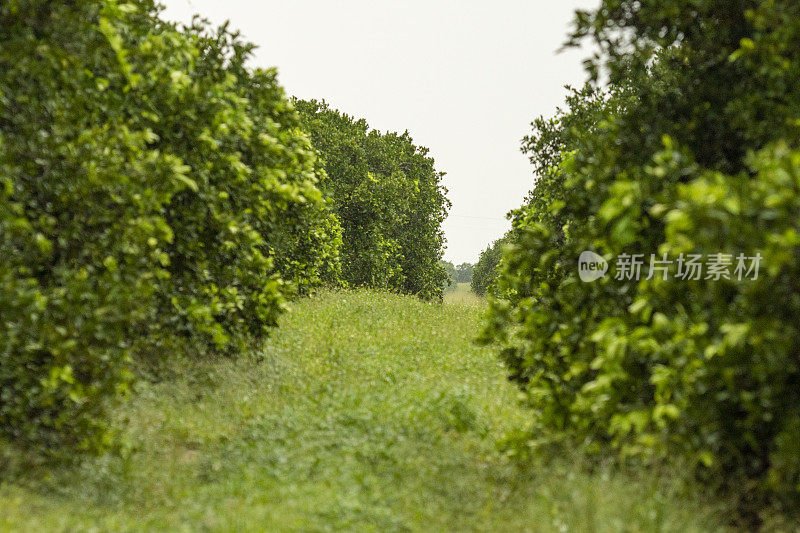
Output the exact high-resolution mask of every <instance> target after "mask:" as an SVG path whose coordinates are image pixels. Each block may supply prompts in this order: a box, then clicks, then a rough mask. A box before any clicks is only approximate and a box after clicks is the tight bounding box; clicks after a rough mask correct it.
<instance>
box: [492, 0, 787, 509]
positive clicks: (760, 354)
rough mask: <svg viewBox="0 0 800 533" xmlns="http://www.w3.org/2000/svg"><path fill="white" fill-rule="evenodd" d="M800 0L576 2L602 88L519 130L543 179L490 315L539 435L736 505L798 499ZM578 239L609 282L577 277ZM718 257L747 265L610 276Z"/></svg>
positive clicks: (520, 223)
mask: <svg viewBox="0 0 800 533" xmlns="http://www.w3.org/2000/svg"><path fill="white" fill-rule="evenodd" d="M798 10H800V7H799V6H798V5H797V4H796V3H794V2H788V1H785V2H781V1H777V2H763V3H762V2H749V1H741V2H720V1H714V0H701V1H694V0H692V1H689V0H686V1H684V0H673V1H667V2H664V1H659V2H655V1H652V2H651V1H627V0H620V1H617V0H615V1H610V0H608V1H604V2H603V3H602V6H601V7H600V8H599V9H598V10H597V11H594V12H581V13H579V14H578V16H577V19H576V21H577V22H576V32H575V35H574V38H575V39H579V38H581V37H585V36H591V37H593V38H594V39H595V41H596V42H597V44H598V46H599V47H600V49H601V51H602V53H601V55H600V56H598V58H596V60H595V61H591V62H590V63H589V65H590V67H591V70H592V71H594V72H599V71H600V70H603V69H604V70H605V72H606V73H607V74H608V76H609V79H610V81H611V87H610V90H611V94H610V95H609V96H608V97H606V98H603V99H601V100H597V101H595V100H594V99H592V98H586V97H582V98H580V99H579V100H575V101H573V102H571V106H570V107H571V109H570V110H569V111H567V115H566V117H564V118H563V119H561V120H560V121H559V123H555V124H553V125H554V126H555V129H547V128H546V129H545V130H542V129H539V130H538V131H535V132H534V135H533V136H532V137H530V138H529V139H526V143H525V147H526V149H528V150H532V152H531V153H532V154H533V156H534V157H535V159H534V164H537V163H538V162H544V163H545V164H544V165H543V168H542V174H543V177H542V179H541V180H540V182H539V184H537V186H536V188H535V189H534V191H533V193H532V195H531V197H530V198H529V200H528V201H527V202H526V205H525V206H523V208H521V209H520V210H519V211H518V212H516V213H515V219H514V230H513V231H512V233H513V239H512V242H511V245H510V246H509V247H508V249H507V252H506V253H505V254H504V257H503V260H502V262H501V265H500V274H499V277H498V281H497V292H498V297H497V298H496V299H495V300H494V302H493V303H492V311H491V318H490V323H489V325H488V327H487V338H488V339H492V340H494V341H496V342H498V343H499V344H500V346H501V350H502V357H503V359H504V360H505V361H506V363H507V365H508V367H509V368H510V370H511V372H512V377H513V378H514V379H515V380H516V381H517V382H518V383H519V384H520V386H521V387H522V388H523V390H524V391H525V392H526V397H527V398H528V401H529V402H530V404H531V406H532V407H533V408H534V410H533V413H534V415H533V416H534V417H535V419H536V427H537V428H539V429H540V430H542V431H541V432H539V433H537V437H538V438H544V439H546V438H549V436H552V435H559V436H561V437H563V436H566V437H567V438H569V439H571V440H573V441H574V442H580V443H582V444H583V445H585V446H586V447H587V448H588V449H589V450H605V449H608V448H609V447H610V448H613V449H616V450H618V451H619V452H620V453H621V454H622V455H624V456H626V457H630V456H637V457H640V458H647V459H652V458H670V457H674V456H675V455H679V456H681V457H683V458H684V459H685V460H687V461H688V462H689V463H690V464H692V465H695V466H696V470H695V472H696V473H697V475H698V476H700V477H701V478H702V479H704V480H705V481H707V482H708V483H710V484H712V485H713V486H717V487H722V488H725V489H727V490H730V491H733V492H734V493H736V494H738V495H739V496H740V498H741V500H740V501H741V503H743V504H745V505H743V507H742V508H741V509H742V511H743V512H744V513H745V514H747V513H748V512H754V511H757V510H758V508H759V507H760V506H762V505H763V504H765V503H766V502H768V501H771V502H773V503H776V502H777V503H783V504H786V505H789V506H792V505H794V504H796V502H797V498H798V494H800V492H799V490H800V489H799V488H800V485H798V479H800V476H798V462H797V459H796V457H797V449H796V448H795V445H794V444H792V443H795V442H797V440H798V437H800V434H798V427H800V426H798V422H797V421H798V420H799V419H800V411H799V410H798V407H797V406H798V402H797V399H798V398H797V387H796V384H797V382H798V377H800V374H799V373H798V353H799V352H798V347H797V345H796V341H795V340H794V339H795V338H796V337H797V333H798V332H797V331H796V329H797V327H796V320H795V319H794V317H795V315H796V309H795V307H796V303H797V302H796V300H797V295H798V293H800V287H798V282H797V277H796V275H795V271H796V267H797V265H796V262H797V258H798V257H800V255H799V254H798V249H799V248H798V244H799V243H800V241H798V240H797V237H796V236H797V233H798V227H797V220H798V218H797V213H796V209H797V206H796V198H797V175H798V167H797V163H798V151H797V148H798V140H799V139H800V136H799V135H798V132H799V131H800V130H799V127H800V122H798V121H797V113H796V110H797V109H798V107H797V104H798V102H799V101H800V100H799V99H800V91H798V90H797V88H798V87H800V84H799V83H798V82H800V57H798V54H800V48H798V47H797V46H796V43H797V42H798V36H799V35H800V22H798V21H800V11H798ZM587 96H588V95H587ZM593 102H594V103H593ZM587 104H589V105H587ZM595 104H597V105H595ZM587 109H592V110H593V111H592V112H591V113H590V114H589V115H587V114H586V110H587ZM587 118H590V124H591V127H588V128H586V127H584V128H573V129H565V128H563V127H561V124H562V123H563V124H568V123H570V122H573V123H577V124H581V123H584V121H585V120H586V119H587ZM538 124H539V125H542V124H545V123H544V122H542V121H540V122H538ZM553 133H555V135H553ZM548 139H555V140H556V141H557V142H556V143H555V145H553V144H551V143H549V142H548ZM552 148H555V150H552ZM585 250H591V251H594V252H596V253H598V254H600V255H601V256H604V257H605V258H606V259H607V260H608V261H609V262H610V263H611V265H612V267H611V271H610V273H609V275H608V276H606V277H605V278H603V279H601V280H599V281H595V282H592V283H586V282H583V281H581V280H580V279H579V277H578V258H579V256H580V254H581V253H582V252H583V251H585ZM720 252H721V253H729V254H732V255H734V256H737V255H738V254H740V253H741V254H744V255H745V256H748V257H749V256H755V255H757V254H759V253H760V254H761V255H762V256H763V263H762V269H761V272H760V277H759V278H758V279H757V280H755V281H753V280H749V281H748V280H743V281H739V280H737V279H735V278H734V279H724V278H722V279H713V278H712V279H705V277H704V278H702V279H699V280H695V281H687V280H683V279H679V278H678V277H677V264H676V263H675V262H674V263H673V264H672V266H671V268H672V270H671V272H670V275H669V276H668V277H667V279H666V280H665V279H662V277H661V276H660V275H658V276H654V277H652V278H651V279H650V280H647V279H645V277H646V276H642V278H641V279H639V280H637V279H616V276H615V274H616V272H615V268H614V267H615V263H614V261H615V259H616V258H618V257H619V256H621V255H622V254H645V257H646V258H648V259H649V258H650V254H654V255H655V256H657V257H659V258H661V257H663V255H664V254H667V256H668V257H671V258H672V259H673V260H676V259H677V258H678V257H680V254H684V255H688V254H701V255H704V256H706V255H711V254H716V253H720ZM734 266H735V265H734ZM732 270H733V267H731V271H732ZM643 273H646V270H643Z"/></svg>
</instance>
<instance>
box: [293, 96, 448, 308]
mask: <svg viewBox="0 0 800 533" xmlns="http://www.w3.org/2000/svg"><path fill="white" fill-rule="evenodd" d="M296 103H297V106H298V109H299V110H300V113H301V116H302V120H303V124H304V126H305V128H307V130H308V132H309V134H310V135H311V139H312V142H313V144H314V147H315V148H316V149H317V150H319V152H320V154H321V157H322V159H323V161H324V165H325V170H326V172H327V174H328V176H329V179H328V180H327V181H326V182H324V183H323V186H322V187H323V189H324V190H325V191H326V192H327V193H328V194H329V195H330V196H331V198H332V199H333V207H334V210H335V212H336V214H337V215H338V217H339V219H340V221H341V225H342V240H343V246H342V250H341V253H342V279H343V280H344V281H345V282H347V283H348V284H350V285H353V286H370V287H376V288H386V289H392V290H397V291H400V292H404V293H408V294H417V295H419V296H421V297H423V298H436V297H441V294H442V287H443V285H444V282H445V280H446V279H447V273H446V272H445V270H444V268H442V266H441V265H440V264H439V261H440V260H441V257H442V253H443V247H444V236H443V233H442V229H441V224H442V222H443V220H444V218H445V216H446V214H447V209H448V208H449V205H450V204H449V202H448V200H447V198H446V197H445V192H446V191H445V189H444V187H443V186H442V185H441V179H442V176H443V174H442V173H440V172H437V171H436V169H435V168H434V162H433V159H432V158H431V157H429V156H428V149H427V148H423V147H419V146H416V145H414V144H413V141H412V139H411V137H410V136H409V135H408V133H407V132H406V133H403V134H402V135H398V134H396V133H385V134H384V133H380V132H378V131H376V130H371V129H370V128H369V126H368V124H367V123H366V121H365V120H363V119H361V120H356V119H354V118H352V117H350V116H348V115H345V114H342V113H340V112H338V111H336V110H333V109H331V108H330V107H329V106H328V105H327V104H326V103H324V102H322V103H320V102H317V101H308V102H306V101H298V102H296Z"/></svg>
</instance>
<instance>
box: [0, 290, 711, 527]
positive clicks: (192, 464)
mask: <svg viewBox="0 0 800 533" xmlns="http://www.w3.org/2000/svg"><path fill="white" fill-rule="evenodd" d="M462 285H463V286H459V287H458V288H457V290H456V291H454V292H452V293H449V294H448V295H447V297H446V300H445V304H444V305H440V304H428V303H423V302H421V301H419V300H417V299H415V298H411V297H403V296H396V295H389V294H383V293H376V292H328V293H323V294H321V295H319V296H317V297H314V298H311V299H307V300H303V301H301V302H298V303H296V304H294V306H293V308H292V309H291V311H290V312H289V313H288V314H287V315H286V316H285V317H284V318H283V320H282V323H281V326H280V328H278V329H277V330H275V332H274V336H273V338H272V339H271V340H270V341H268V342H267V343H266V344H265V345H264V347H263V349H261V350H260V351H258V352H257V353H255V354H254V355H253V357H252V359H247V360H240V361H231V360H227V359H219V360H216V361H213V362H193V363H191V364H190V363H182V364H180V365H176V368H174V369H173V371H174V376H173V377H171V378H168V379H165V380H164V381H162V382H160V383H156V384H143V385H141V386H140V388H139V390H138V392H137V394H136V396H135V397H134V398H133V401H132V402H131V403H130V404H129V405H128V406H127V407H126V409H125V412H124V413H123V415H122V417H121V420H120V425H122V419H129V420H130V422H129V424H128V426H127V429H126V430H125V432H126V435H127V438H128V439H129V441H130V444H131V446H132V449H131V451H130V453H129V457H128V458H127V459H120V458H118V457H105V458H101V459H96V460H91V461H89V462H87V463H86V464H85V465H83V466H82V467H80V468H74V469H60V470H56V471H54V472H53V471H47V470H45V469H44V468H41V469H38V470H36V471H34V472H33V473H28V474H26V475H25V476H24V477H23V476H20V475H19V469H20V468H21V467H20V463H19V462H18V461H17V459H16V458H15V456H14V455H13V454H11V453H10V452H7V453H5V459H4V460H5V462H6V464H4V465H3V464H0V471H2V470H5V472H6V481H4V482H2V483H0V529H2V530H6V531H37V532H38V531H90V530H94V531H139V530H171V531H172V530H178V531H180V530H184V531H206V530H208V531H258V530H280V531H292V530H295V531H309V530H310V531H327V530H360V531H363V530H366V531H441V530H450V531H465V530H481V531H708V530H713V529H715V528H717V527H716V524H718V523H719V521H720V517H719V516H717V515H715V514H714V512H713V509H711V508H709V507H705V506H704V505H703V504H702V498H699V497H697V496H696V495H686V494H683V495H681V493H679V492H676V489H675V487H674V486H673V484H672V483H671V482H670V481H669V480H664V479H657V478H654V477H652V476H649V475H646V474H641V475H632V474H631V475H628V474H618V473H617V474H615V473H612V472H610V471H606V470H604V469H600V470H597V469H595V470H594V471H593V473H591V474H590V473H588V471H587V470H586V469H584V468H583V467H582V466H581V464H580V461H579V460H578V459H576V458H574V457H564V458H562V459H557V460H554V461H552V462H547V463H545V462H537V463H534V464H526V465H524V466H523V465H520V464H519V463H518V462H517V461H515V460H513V459H511V458H509V457H508V455H507V454H506V453H505V452H503V451H502V450H501V449H499V448H498V446H497V443H498V442H499V441H500V440H501V439H502V438H503V437H504V436H505V435H507V434H508V433H509V432H512V431H514V430H516V429H519V428H521V427H524V425H525V422H526V420H527V416H528V413H527V412H526V411H525V409H524V408H521V407H519V406H518V405H517V391H516V389H515V388H514V387H513V386H512V385H510V384H509V383H508V382H507V381H506V379H505V371H504V369H503V368H502V366H501V364H500V363H499V362H498V360H497V358H496V356H495V354H493V353H492V351H491V350H489V349H486V348H481V347H478V346H476V345H474V344H473V343H472V342H471V340H472V339H473V338H474V337H475V334H476V332H477V330H478V327H479V323H480V317H481V313H482V311H483V302H482V300H481V299H479V298H477V297H476V296H474V295H471V293H469V292H468V287H466V284H462ZM0 457H2V456H0Z"/></svg>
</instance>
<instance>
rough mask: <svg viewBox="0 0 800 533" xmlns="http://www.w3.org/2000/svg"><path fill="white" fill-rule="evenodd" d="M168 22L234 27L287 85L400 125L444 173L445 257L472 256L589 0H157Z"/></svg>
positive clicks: (525, 171)
mask: <svg viewBox="0 0 800 533" xmlns="http://www.w3.org/2000/svg"><path fill="white" fill-rule="evenodd" d="M162 2H163V3H164V4H165V5H166V6H167V9H166V11H165V13H164V16H165V18H167V19H172V20H177V21H183V22H185V21H188V20H190V19H191V16H192V14H194V13H197V14H199V15H201V16H203V17H205V18H207V19H209V20H211V21H212V22H214V23H222V22H224V21H225V20H230V21H231V27H232V28H233V29H238V30H240V31H241V32H242V34H243V35H244V36H245V37H246V38H247V40H249V41H251V42H254V43H256V44H257V45H258V46H259V49H258V50H257V51H256V55H255V60H254V65H257V66H262V67H272V66H275V67H277V68H278V72H279V76H280V77H279V79H280V81H281V83H282V84H283V86H284V87H285V88H286V90H287V92H288V93H289V94H291V95H295V96H298V97H300V98H304V99H310V98H317V99H323V98H324V99H325V100H327V101H328V102H329V103H330V104H331V105H332V106H333V107H335V108H338V109H339V110H341V111H343V112H346V113H348V114H351V115H355V116H356V117H359V118H365V119H366V120H367V122H368V123H369V124H370V126H371V127H373V128H376V129H379V130H382V131H387V130H389V131H399V132H402V131H404V130H408V131H409V132H410V133H411V136H412V137H413V139H414V142H415V143H416V144H419V145H423V146H427V147H428V148H430V150H431V155H432V156H433V157H434V158H435V160H436V167H437V168H438V169H439V170H443V171H445V172H447V177H446V178H445V185H446V186H447V188H448V189H449V194H448V197H449V198H450V200H451V201H452V202H453V208H452V210H451V212H450V217H449V218H448V219H447V221H446V222H445V224H444V229H445V234H446V236H447V240H448V245H447V251H446V253H445V259H448V260H450V261H453V262H454V263H456V264H458V263H461V262H464V261H468V262H471V263H474V262H476V261H477V260H478V256H479V255H480V252H481V251H482V250H483V249H484V248H486V246H487V245H488V244H489V243H490V242H491V241H493V240H494V239H497V238H499V237H501V236H502V235H503V233H504V232H505V231H506V230H507V229H508V227H509V223H508V222H507V221H506V220H505V214H506V212H508V211H509V210H511V209H514V208H516V207H518V206H519V205H520V204H521V203H522V200H523V198H524V196H525V194H526V193H527V192H528V190H529V189H530V188H531V182H532V174H531V170H530V165H529V163H528V161H527V158H526V157H525V156H524V155H522V154H521V153H520V151H519V145H520V139H521V138H522V137H523V136H524V135H525V134H526V133H528V131H529V130H530V122H531V121H532V120H533V119H534V118H535V117H536V116H538V115H552V114H553V113H554V112H555V109H556V107H557V106H559V105H561V104H562V102H563V99H564V95H565V91H564V88H563V86H564V85H565V84H572V85H580V84H582V83H583V81H584V79H585V75H584V73H583V69H582V65H581V61H582V59H583V58H584V57H583V56H584V55H585V54H584V53H582V52H580V51H575V50H571V51H568V52H564V53H561V54H557V53H556V51H557V50H558V48H559V47H560V46H561V44H562V43H563V42H564V40H565V37H566V35H567V32H568V31H569V28H570V23H571V21H572V13H573V11H574V10H575V9H576V8H578V7H583V8H594V7H596V6H597V5H598V3H599V2H598V0H495V1H492V2H488V1H485V0H483V1H479V0H427V1H425V0H403V1H398V0H396V1H390V0H340V1H333V0H267V1H263V0H262V1H257V0H249V1H248V0H224V1H220V0H162Z"/></svg>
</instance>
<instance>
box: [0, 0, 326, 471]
mask: <svg viewBox="0 0 800 533" xmlns="http://www.w3.org/2000/svg"><path fill="white" fill-rule="evenodd" d="M0 20H2V24H1V25H0V436H2V437H3V438H5V439H9V440H11V441H14V442H16V443H18V444H21V445H24V446H26V447H29V448H32V449H35V450H39V451H44V452H48V453H54V454H62V453H63V454H64V455H69V454H70V453H71V450H75V449H79V450H92V451H96V450H101V449H104V448H105V447H107V446H108V444H109V443H110V435H109V433H108V427H107V426H108V425H107V422H106V419H107V409H108V408H109V406H110V405H112V404H113V403H114V402H115V401H117V400H119V399H120V398H121V397H122V396H124V394H125V392H126V390H127V387H128V384H129V383H130V381H131V379H132V372H131V361H132V358H134V357H148V358H152V357H166V356H169V355H170V353H171V352H170V350H173V349H175V348H176V347H181V346H189V345H192V346H204V345H207V346H209V347H211V348H214V349H226V350H233V349H235V348H237V347H239V346H242V345H243V343H244V342H245V341H246V340H247V339H249V338H258V337H260V336H263V335H264V334H265V333H266V331H267V330H266V328H267V327H269V326H271V325H273V324H274V323H275V319H276V316H277V314H278V313H279V312H280V309H281V306H282V302H283V301H284V300H285V299H286V298H287V297H290V296H291V295H293V294H296V293H297V292H298V291H305V290H308V289H309V288H310V287H311V286H313V285H314V284H317V283H319V282H320V280H321V278H322V277H324V276H333V277H335V276H336V275H337V273H336V272H337V268H338V267H337V264H336V263H337V245H338V242H339V229H338V223H337V221H336V219H335V216H334V215H333V214H332V213H331V212H330V210H329V208H328V204H327V202H326V201H325V200H324V199H323V198H322V194H321V192H320V191H319V189H318V188H317V187H316V185H317V183H318V182H319V180H320V179H323V178H324V173H323V172H321V169H320V168H319V166H318V165H317V162H316V158H315V155H314V153H313V150H312V149H311V147H310V145H309V142H308V140H307V138H306V137H305V135H304V134H303V133H302V132H301V130H300V128H299V121H298V117H297V114H296V112H295V111H294V110H293V109H292V106H291V104H290V103H289V102H288V101H287V100H286V98H285V97H284V95H283V92H282V89H281V88H280V86H279V85H278V84H277V82H276V80H275V75H274V72H272V71H258V70H257V71H251V70H248V69H247V68H245V61H246V59H247V57H248V54H249V53H250V50H251V47H250V45H248V44H246V43H243V42H241V40H240V39H239V38H238V36H237V35H235V34H232V33H231V32H229V31H228V30H227V29H226V28H222V29H220V30H218V31H210V30H208V29H207V28H206V27H205V25H203V24H201V23H200V22H196V23H194V24H193V25H191V26H190V27H188V28H183V29H179V28H177V27H175V26H173V25H170V24H166V23H164V22H162V21H161V20H159V19H158V11H157V8H156V7H155V5H154V4H153V3H152V2H149V1H146V0H142V1H136V2H130V3H122V2H117V1H112V0H76V1H74V2H47V1H44V0H14V1H10V2H2V3H0ZM190 343H191V344H190Z"/></svg>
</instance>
